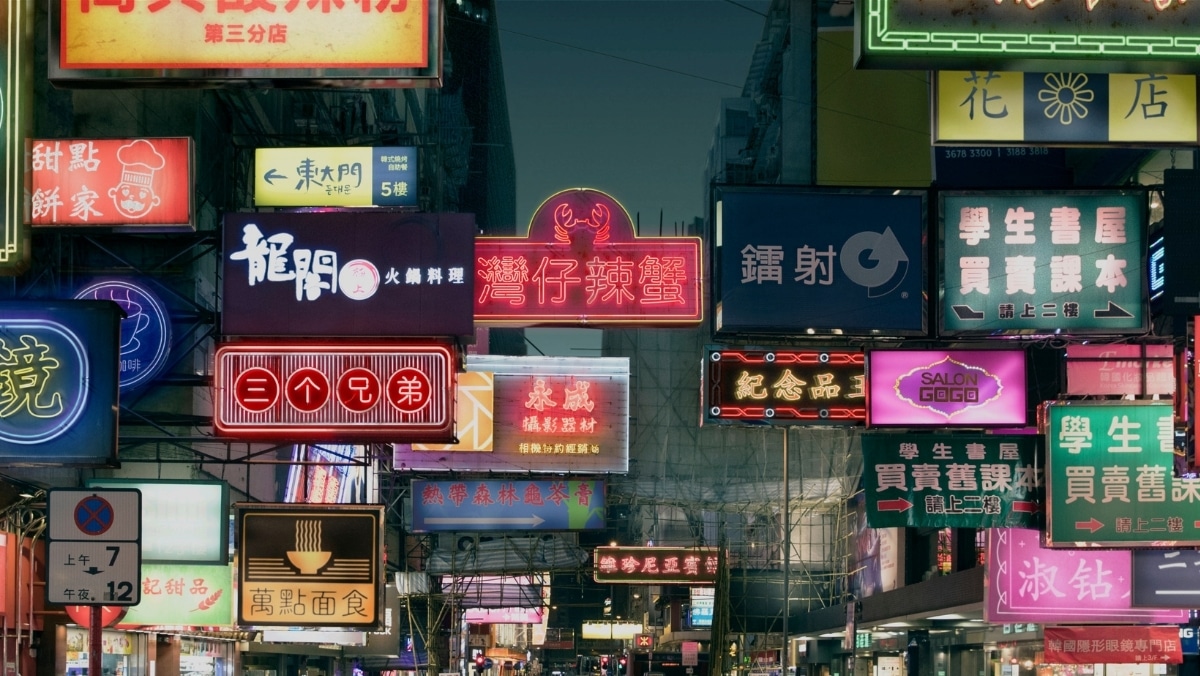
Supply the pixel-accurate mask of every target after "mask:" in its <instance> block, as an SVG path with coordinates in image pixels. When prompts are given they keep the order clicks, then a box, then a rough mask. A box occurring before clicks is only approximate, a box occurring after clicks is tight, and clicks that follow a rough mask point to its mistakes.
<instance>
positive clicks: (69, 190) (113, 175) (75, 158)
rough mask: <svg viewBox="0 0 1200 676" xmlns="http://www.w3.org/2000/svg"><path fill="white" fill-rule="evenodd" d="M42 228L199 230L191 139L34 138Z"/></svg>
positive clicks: (32, 217)
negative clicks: (195, 224)
mask: <svg viewBox="0 0 1200 676" xmlns="http://www.w3.org/2000/svg"><path fill="white" fill-rule="evenodd" d="M29 147H30V150H29V176H30V179H29V180H30V182H29V193H30V196H29V210H28V211H27V212H26V219H25V220H26V222H27V223H29V224H31V225H34V226H114V225H121V226H132V227H137V228H154V229H164V228H166V229H191V228H192V227H193V226H192V140H191V139H189V138H139V139H40V140H33V141H30V142H29Z"/></svg>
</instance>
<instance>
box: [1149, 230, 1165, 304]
mask: <svg viewBox="0 0 1200 676" xmlns="http://www.w3.org/2000/svg"><path fill="white" fill-rule="evenodd" d="M1166 271H1167V247H1166V238H1164V237H1162V236H1161V235H1160V236H1159V237H1157V238H1156V239H1155V240H1154V241H1153V242H1150V248H1149V249H1148V250H1147V253H1146V281H1147V282H1148V283H1149V285H1150V300H1152V301H1155V300H1158V299H1159V298H1162V295H1163V294H1164V293H1166V291H1167V277H1166Z"/></svg>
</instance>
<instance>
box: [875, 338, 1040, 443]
mask: <svg viewBox="0 0 1200 676" xmlns="http://www.w3.org/2000/svg"><path fill="white" fill-rule="evenodd" d="M867 383H868V384H867V387H868V391H869V397H868V406H869V412H868V416H869V417H868V419H867V422H868V424H869V425H871V426H878V425H913V426H917V425H934V426H938V427H982V426H1001V425H1008V426H1017V427H1019V426H1022V425H1024V424H1025V422H1026V413H1027V412H1026V410H1025V352H1024V351H1023V350H871V351H870V352H868V353H867Z"/></svg>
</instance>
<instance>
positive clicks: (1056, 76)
mask: <svg viewBox="0 0 1200 676" xmlns="http://www.w3.org/2000/svg"><path fill="white" fill-rule="evenodd" d="M1043 81H1044V82H1045V83H1046V88H1045V89H1039V90H1038V101H1041V102H1042V103H1045V104H1046V108H1045V111H1044V112H1045V114H1046V117H1047V118H1049V119H1051V120H1053V119H1054V118H1056V117H1057V118H1058V121H1059V122H1060V123H1061V124H1064V125H1068V124H1071V122H1073V121H1074V120H1075V119H1076V118H1078V119H1081V120H1082V119H1083V118H1085V117H1087V115H1088V109H1087V105H1086V104H1088V103H1091V102H1092V101H1093V100H1095V98H1096V92H1094V91H1092V90H1091V89H1087V83H1088V77H1087V75H1084V74H1083V73H1047V74H1046V77H1045V78H1044V80H1043Z"/></svg>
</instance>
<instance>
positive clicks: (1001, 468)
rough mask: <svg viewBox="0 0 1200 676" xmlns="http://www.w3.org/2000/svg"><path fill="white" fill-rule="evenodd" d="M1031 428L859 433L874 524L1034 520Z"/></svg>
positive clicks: (1026, 523)
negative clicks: (1008, 432)
mask: <svg viewBox="0 0 1200 676" xmlns="http://www.w3.org/2000/svg"><path fill="white" fill-rule="evenodd" d="M1038 441H1039V439H1038V437H1036V436H1034V435H1012V436H1000V435H982V434H980V435H969V436H962V435H939V434H864V435H863V436H862V450H863V485H864V488H865V490H864V494H865V495H866V506H867V521H868V523H869V524H870V525H871V527H872V528H889V527H894V526H915V527H918V528H948V527H949V528H1002V527H1012V526H1023V527H1037V526H1039V525H1040V523H1039V522H1040V519H1039V518H1038V517H1039V512H1040V511H1041V502H1042V498H1041V496H1042V471H1041V468H1040V467H1038V465H1037V444H1038Z"/></svg>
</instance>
